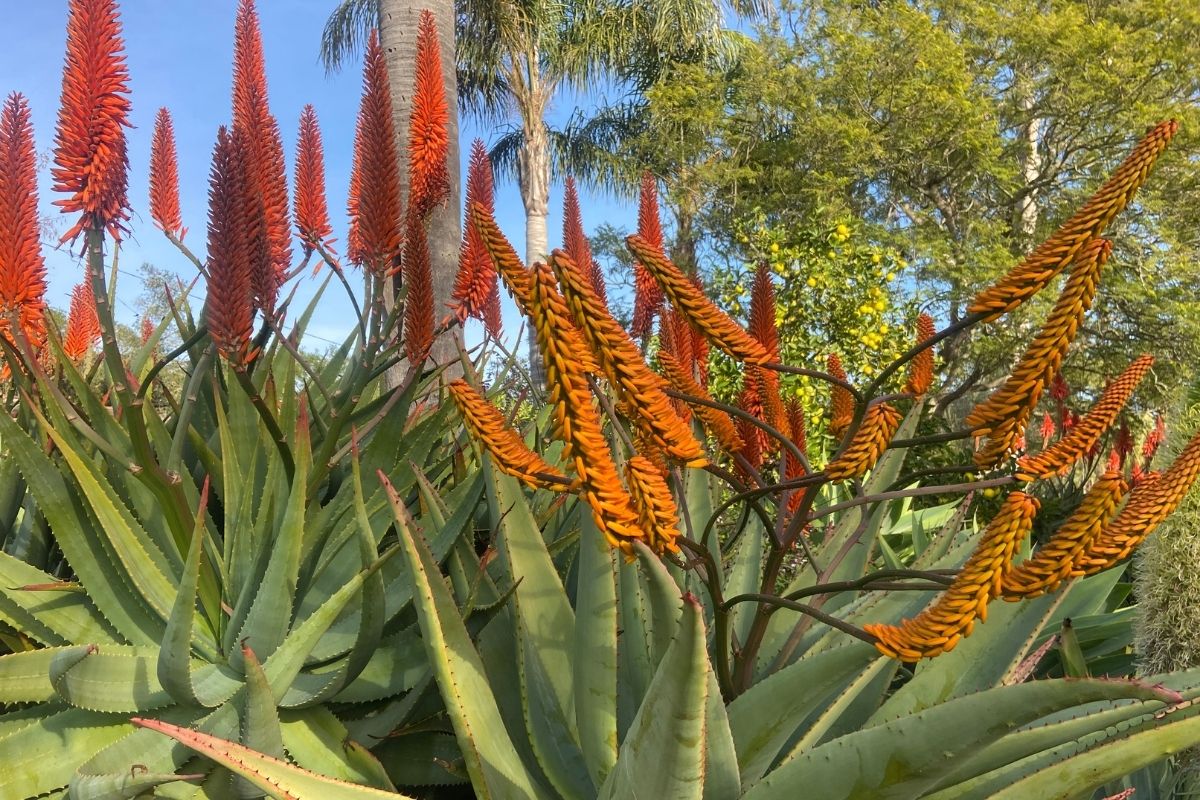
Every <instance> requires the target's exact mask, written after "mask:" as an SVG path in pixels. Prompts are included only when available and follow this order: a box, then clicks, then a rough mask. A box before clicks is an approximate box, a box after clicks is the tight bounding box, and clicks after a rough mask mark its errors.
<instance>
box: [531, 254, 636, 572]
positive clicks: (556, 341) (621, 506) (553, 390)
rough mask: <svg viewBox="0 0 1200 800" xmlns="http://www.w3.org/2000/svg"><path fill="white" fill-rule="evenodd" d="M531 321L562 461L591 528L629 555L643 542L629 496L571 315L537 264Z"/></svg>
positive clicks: (548, 275)
mask: <svg viewBox="0 0 1200 800" xmlns="http://www.w3.org/2000/svg"><path fill="white" fill-rule="evenodd" d="M529 290H530V292H529V295H530V296H529V301H530V317H531V319H532V320H533V332H534V335H535V336H536V338H537V343H538V348H539V350H540V351H541V353H542V359H543V361H544V362H545V364H546V385H547V386H548V387H549V389H550V405H551V407H552V409H553V411H554V420H555V429H556V435H557V436H558V437H559V438H560V439H562V441H563V442H564V444H565V445H566V446H565V447H564V449H563V457H564V458H566V459H568V460H570V461H571V462H572V463H573V464H574V467H575V474H576V477H577V478H578V479H579V483H580V488H581V489H582V492H583V497H584V500H585V501H586V502H587V503H588V505H589V506H590V507H591V509H592V518H593V519H594V520H595V522H596V527H597V528H599V530H600V531H601V532H602V533H603V534H604V535H605V538H607V539H608V541H609V543H610V544H612V546H614V547H619V548H620V549H621V550H622V551H623V552H624V553H625V554H626V555H627V556H629V555H632V548H631V545H630V542H631V541H632V540H633V539H643V540H644V539H646V533H645V531H643V530H642V528H641V523H640V522H639V520H638V515H637V513H636V512H635V511H634V510H633V505H632V501H631V498H630V496H629V492H628V491H626V489H625V487H624V486H622V485H621V480H620V476H619V475H618V473H617V467H616V464H615V463H614V462H613V458H612V454H611V453H610V452H609V449H608V441H607V439H606V438H605V437H604V432H603V430H602V428H601V422H600V414H599V412H598V411H597V410H596V406H595V402H594V401H593V399H592V395H591V392H590V391H589V389H588V385H587V380H586V377H585V375H584V372H583V370H582V368H581V365H580V363H579V360H578V359H577V358H576V357H575V355H574V353H573V352H572V345H571V343H570V341H569V338H570V337H569V335H568V334H569V332H570V331H571V330H573V329H572V328H571V327H570V320H569V317H570V312H569V311H568V310H567V306H566V302H565V301H564V300H563V299H562V296H561V295H559V293H558V290H557V289H556V288H555V285H554V274H553V273H552V272H551V271H550V268H549V267H548V266H546V265H545V264H539V265H538V266H537V267H536V268H535V271H534V273H533V275H532V276H531V278H530V284H529Z"/></svg>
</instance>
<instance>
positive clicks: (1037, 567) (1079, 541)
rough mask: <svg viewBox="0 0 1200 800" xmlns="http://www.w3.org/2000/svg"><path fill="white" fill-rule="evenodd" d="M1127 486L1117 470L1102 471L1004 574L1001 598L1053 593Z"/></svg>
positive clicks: (1104, 522) (1013, 598) (1073, 566)
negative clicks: (1056, 525) (1065, 515)
mask: <svg viewBox="0 0 1200 800" xmlns="http://www.w3.org/2000/svg"><path fill="white" fill-rule="evenodd" d="M1127 489H1128V486H1127V485H1126V483H1125V479H1124V478H1123V477H1122V476H1121V473H1119V472H1115V471H1114V472H1106V473H1105V474H1104V475H1103V476H1102V477H1101V478H1100V479H1099V480H1097V481H1096V483H1095V484H1093V485H1092V488H1091V489H1089V490H1088V492H1087V494H1086V495H1084V498H1083V502H1081V503H1080V504H1079V507H1078V508H1076V509H1075V512H1074V513H1073V514H1071V516H1070V517H1069V518H1068V519H1067V521H1066V522H1064V523H1063V524H1062V525H1061V526H1059V528H1058V530H1056V531H1055V532H1054V534H1053V535H1052V536H1051V537H1050V539H1049V540H1048V541H1047V542H1046V543H1045V544H1043V545H1042V546H1041V547H1039V548H1038V549H1037V551H1035V552H1034V554H1033V555H1032V556H1030V557H1029V558H1027V559H1025V560H1024V561H1022V562H1021V563H1020V564H1018V565H1017V566H1015V567H1013V568H1012V569H1011V570H1009V572H1008V573H1007V574H1005V575H1004V579H1003V582H1002V583H1001V586H1000V591H1001V594H1002V596H1003V597H1004V599H1005V600H1020V599H1023V598H1026V597H1037V596H1038V595H1042V594H1047V593H1049V592H1053V591H1055V590H1056V589H1058V587H1059V586H1060V585H1061V584H1062V582H1063V581H1065V580H1067V579H1068V578H1070V577H1071V575H1072V574H1073V573H1074V571H1075V570H1076V569H1077V567H1076V561H1078V560H1079V557H1080V555H1081V554H1082V553H1083V552H1084V551H1085V550H1086V549H1087V547H1088V545H1090V544H1091V543H1092V542H1093V541H1095V539H1096V537H1097V536H1099V535H1100V531H1101V529H1102V528H1103V527H1104V526H1105V525H1107V524H1108V522H1109V520H1111V519H1112V518H1113V515H1114V514H1116V512H1117V506H1118V505H1120V503H1121V498H1123V497H1124V496H1125V492H1126V491H1127Z"/></svg>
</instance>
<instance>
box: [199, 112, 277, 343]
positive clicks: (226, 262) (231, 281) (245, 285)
mask: <svg viewBox="0 0 1200 800" xmlns="http://www.w3.org/2000/svg"><path fill="white" fill-rule="evenodd" d="M242 136H243V134H242V132H241V131H240V130H234V132H233V133H232V134H231V133H229V132H228V131H227V130H226V129H225V128H224V127H222V128H221V129H220V130H219V131H218V132H217V144H216V147H215V149H214V151H213V163H212V171H211V173H210V175H209V190H208V270H207V273H208V299H207V302H206V303H205V310H206V313H207V316H208V329H209V332H210V333H211V335H212V338H213V342H214V343H216V345H217V349H218V350H220V352H221V355H223V356H224V357H225V358H226V359H228V360H229V361H230V362H231V363H233V364H234V365H235V366H244V365H245V364H246V363H248V362H249V360H250V357H251V353H250V352H249V346H250V336H251V333H252V332H253V331H252V329H253V324H254V307H253V305H252V297H251V270H252V266H251V262H252V254H253V251H254V249H255V248H256V247H257V249H258V250H259V252H260V254H261V253H262V252H264V251H265V247H264V245H265V240H264V238H263V237H262V236H261V235H257V236H256V235H255V232H254V231H252V230H250V229H249V228H248V226H247V225H245V224H244V220H245V216H244V207H245V205H246V198H247V197H248V196H252V195H253V191H252V190H251V188H250V186H249V180H248V178H247V175H246V165H245V157H244V155H245V150H244V148H243V147H242Z"/></svg>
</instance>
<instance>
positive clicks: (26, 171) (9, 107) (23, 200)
mask: <svg viewBox="0 0 1200 800" xmlns="http://www.w3.org/2000/svg"><path fill="white" fill-rule="evenodd" d="M38 234H39V230H38V199H37V165H36V155H35V154H34V150H33V123H32V122H31V121H30V115H29V104H28V102H26V100H25V97H24V96H22V95H20V94H17V93H13V94H11V95H9V96H8V99H7V100H5V102H4V109H3V111H0V336H2V337H4V338H6V339H9V340H10V341H11V340H12V335H11V332H10V331H9V326H10V324H11V321H10V317H11V316H12V315H14V314H15V315H16V318H17V324H18V325H19V326H20V328H21V331H22V333H23V334H24V336H25V338H26V339H27V340H28V341H29V343H30V344H31V345H33V346H34V347H35V348H36V347H38V346H39V345H40V344H41V342H42V340H43V338H44V336H45V322H44V316H43V315H44V314H45V308H46V307H45V301H44V299H43V298H44V295H45V293H46V264H45V262H44V261H43V260H42V249H41V245H40V242H39V236H38Z"/></svg>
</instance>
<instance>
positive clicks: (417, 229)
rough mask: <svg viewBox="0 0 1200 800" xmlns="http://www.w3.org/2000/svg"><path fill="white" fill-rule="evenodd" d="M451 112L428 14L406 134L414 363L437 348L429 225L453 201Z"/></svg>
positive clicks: (408, 310)
mask: <svg viewBox="0 0 1200 800" xmlns="http://www.w3.org/2000/svg"><path fill="white" fill-rule="evenodd" d="M448 121H449V111H448V109H447V106H446V90H445V84H444V82H443V78H442V57H441V51H440V48H439V47H438V38H437V23H436V22H435V21H434V18H433V14H432V13H430V12H429V11H428V10H426V11H422V12H421V19H420V22H419V24H418V26H417V52H416V77H415V78H414V85H413V95H412V116H411V117H410V118H409V129H408V176H409V194H408V209H407V210H406V213H405V241H404V257H403V264H404V283H405V285H406V286H407V287H408V293H407V295H406V298H405V303H404V346H405V349H406V352H407V354H408V359H409V361H410V363H413V364H416V363H419V362H421V361H424V360H425V358H426V356H428V354H429V351H430V348H431V347H432V346H433V328H434V318H433V317H434V308H433V273H432V268H431V266H430V255H429V240H428V237H427V236H426V230H425V225H426V222H427V221H428V219H429V215H430V213H432V211H433V210H434V208H436V207H437V206H439V205H441V204H442V203H444V202H446V199H447V198H448V197H449V196H450V178H449V171H448V169H447V166H446V158H447V154H448V152H449V139H448V138H447V137H448V134H447V130H446V125H447V123H448Z"/></svg>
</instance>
